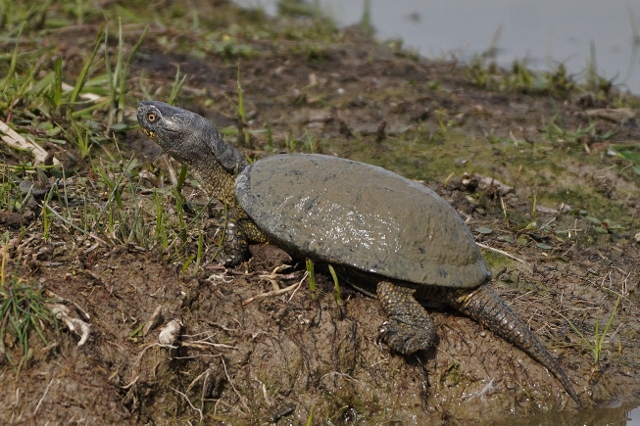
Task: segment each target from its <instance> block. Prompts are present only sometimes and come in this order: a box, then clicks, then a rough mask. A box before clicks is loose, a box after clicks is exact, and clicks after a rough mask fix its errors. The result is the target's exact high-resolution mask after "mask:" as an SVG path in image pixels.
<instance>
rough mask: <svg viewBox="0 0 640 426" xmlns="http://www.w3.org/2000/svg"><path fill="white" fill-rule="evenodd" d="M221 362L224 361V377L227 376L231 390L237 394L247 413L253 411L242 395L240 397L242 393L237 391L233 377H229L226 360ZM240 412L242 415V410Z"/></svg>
mask: <svg viewBox="0 0 640 426" xmlns="http://www.w3.org/2000/svg"><path fill="white" fill-rule="evenodd" d="M220 360H221V361H222V368H224V375H225V376H226V378H227V381H228V382H229V385H230V386H231V389H233V391H234V392H235V393H236V395H237V396H238V399H239V400H240V402H241V403H242V406H243V407H244V408H246V410H247V412H249V411H251V410H249V407H247V403H246V402H245V400H244V398H242V395H240V392H238V389H236V387H235V386H234V385H233V381H232V380H231V377H229V372H228V371H227V364H226V363H225V362H224V359H222V358H220ZM238 411H240V412H241V413H242V410H240V409H238ZM243 414H245V413H243Z"/></svg>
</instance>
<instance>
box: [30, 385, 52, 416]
mask: <svg viewBox="0 0 640 426" xmlns="http://www.w3.org/2000/svg"><path fill="white" fill-rule="evenodd" d="M53 379H54V378H53V377H52V378H51V381H50V382H49V384H48V385H47V387H46V389H45V390H44V393H43V394H42V398H40V401H38V405H36V408H35V410H33V415H34V416H35V415H36V413H37V412H38V410H39V409H40V405H42V401H44V397H45V396H47V392H49V388H50V387H51V385H52V384H53Z"/></svg>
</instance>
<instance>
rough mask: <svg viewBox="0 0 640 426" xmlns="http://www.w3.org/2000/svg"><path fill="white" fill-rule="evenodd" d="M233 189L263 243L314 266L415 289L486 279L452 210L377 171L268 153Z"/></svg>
mask: <svg viewBox="0 0 640 426" xmlns="http://www.w3.org/2000/svg"><path fill="white" fill-rule="evenodd" d="M235 188H236V198H237V200H238V202H239V203H240V206H241V207H242V208H243V209H244V211H245V212H246V213H247V214H248V215H249V217H250V218H251V219H252V220H253V221H254V222H255V223H256V225H257V226H258V228H260V229H261V230H262V231H263V232H264V233H265V234H266V235H267V237H268V239H269V241H271V242H273V243H274V244H276V245H279V246H281V247H282V248H284V249H286V250H289V251H292V252H295V253H297V254H299V255H302V256H305V257H309V258H311V259H314V260H316V261H321V262H326V263H329V264H333V265H339V266H347V267H351V268H355V269H357V270H360V271H364V272H368V273H373V274H377V275H380V276H383V277H387V278H391V279H393V280H397V281H407V282H411V283H415V284H419V285H438V286H445V287H460V288H472V287H476V286H479V285H481V284H483V283H485V282H487V281H488V280H489V279H490V278H491V273H490V272H489V270H488V268H487V266H486V265H485V263H484V261H483V260H482V257H481V255H480V252H479V251H478V248H477V246H476V244H475V241H474V239H473V236H472V235H471V232H470V231H469V229H468V228H467V226H466V225H465V224H464V222H463V221H462V219H461V218H460V216H459V215H458V213H457V212H456V211H455V210H454V209H453V207H451V206H450V205H449V204H448V203H447V202H446V201H444V200H443V199H442V198H440V196H439V195H438V194H436V193H435V192H433V191H432V190H430V189H429V188H427V187H425V186H424V185H421V184H419V183H417V182H413V181H411V180H409V179H406V178H404V177H402V176H400V175H398V174H396V173H393V172H390V171H388V170H385V169H383V168H381V167H377V166H373V165H370V164H365V163H360V162H357V161H351V160H346V159H342V158H337V157H330V156H326V155H316V154H289V155H274V156H271V157H267V158H264V159H262V160H259V161H257V162H255V163H254V164H252V165H250V166H248V167H247V168H245V169H244V170H243V171H242V172H241V173H240V174H239V175H238V177H237V179H236V184H235Z"/></svg>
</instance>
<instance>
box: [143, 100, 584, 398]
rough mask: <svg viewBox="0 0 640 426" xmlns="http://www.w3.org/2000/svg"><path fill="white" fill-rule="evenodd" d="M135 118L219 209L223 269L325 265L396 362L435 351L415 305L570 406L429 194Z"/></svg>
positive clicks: (397, 179)
mask: <svg viewBox="0 0 640 426" xmlns="http://www.w3.org/2000/svg"><path fill="white" fill-rule="evenodd" d="M137 117H138V122H139V123H140V126H141V128H142V130H143V132H144V133H145V134H147V135H148V136H150V137H151V139H153V140H154V141H155V142H156V143H158V144H159V145H160V146H161V147H162V148H163V150H164V151H165V152H167V153H168V154H169V155H171V156H172V157H173V158H175V159H176V160H178V161H180V162H181V163H183V164H184V165H186V166H187V167H188V168H189V169H190V171H191V172H192V173H193V174H194V175H195V176H196V178H197V179H198V181H199V183H200V184H201V185H202V186H203V188H204V189H205V191H206V192H207V193H209V194H210V195H211V196H212V197H215V198H217V199H218V200H219V201H220V202H221V203H223V204H224V205H225V207H226V210H227V225H226V233H225V235H224V238H225V241H224V245H225V251H226V253H227V254H228V256H229V257H228V259H227V264H228V265H234V264H237V263H239V262H241V261H243V260H244V259H245V258H246V255H247V247H248V242H249V241H252V242H257V243H270V244H274V245H276V246H278V247H280V248H282V249H284V250H285V251H287V252H289V254H293V255H296V256H299V257H300V258H308V259H311V260H313V261H315V262H321V263H325V264H329V265H332V266H333V267H334V268H335V269H336V271H337V272H338V274H339V276H340V278H341V279H342V278H344V279H345V281H346V282H347V283H349V284H351V285H352V286H353V287H355V288H356V289H358V290H361V291H363V292H364V293H365V294H368V295H371V296H374V297H377V299H378V300H379V301H380V304H381V306H382V308H383V311H384V312H385V314H386V315H387V316H388V320H387V321H385V322H384V323H383V324H382V326H381V328H380V337H381V338H382V340H383V341H384V342H385V343H386V344H387V345H388V346H389V347H390V348H391V350H393V351H395V352H397V353H400V354H403V355H410V354H413V353H415V352H417V351H420V350H426V349H428V348H430V347H431V346H432V345H433V344H434V341H435V338H436V330H435V327H434V325H433V324H432V322H431V320H430V318H429V316H428V314H427V311H426V309H425V306H427V307H431V306H439V305H446V306H449V307H452V308H453V309H455V310H457V311H459V312H461V313H462V314H464V315H466V316H467V317H469V318H471V319H472V320H474V321H476V322H478V323H479V324H481V325H482V326H484V327H486V328H488V329H490V330H491V331H492V332H494V333H495V334H496V335H498V336H499V337H501V338H502V339H504V340H506V341H507V342H510V343H512V344H514V345H515V346H517V347H518V348H520V349H521V350H522V351H524V352H525V353H527V354H528V355H529V356H530V357H531V358H533V359H534V360H536V361H537V362H539V363H540V364H541V365H543V366H544V367H546V368H547V370H549V371H550V372H551V373H552V374H553V375H554V376H555V377H556V378H557V380H558V381H559V382H560V383H561V384H562V386H563V387H564V389H565V390H566V392H567V394H568V395H569V396H570V397H571V398H572V399H573V400H574V401H575V402H576V403H578V404H580V400H579V398H578V394H577V393H576V391H575V389H574V387H573V384H572V383H571V381H570V380H569V378H568V376H567V375H566V373H565V372H564V370H563V369H562V368H561V367H560V365H559V364H558V362H557V361H556V360H555V358H553V357H552V356H551V354H550V353H549V351H548V350H547V349H546V348H545V347H544V345H543V344H542V343H541V342H540V340H539V339H538V338H537V337H536V336H535V335H534V334H533V333H532V332H531V330H529V328H528V327H527V326H526V325H525V324H524V323H523V322H522V321H521V320H520V318H519V317H518V316H517V314H516V313H515V312H514V311H513V310H512V309H511V308H510V307H509V306H508V305H507V304H506V303H505V301H504V300H503V299H502V298H501V297H500V296H499V295H498V294H497V293H496V292H495V290H493V288H492V287H491V285H490V281H491V280H492V274H491V271H490V270H489V268H488V266H487V265H486V263H485V262H484V260H483V258H482V255H481V254H480V251H479V249H478V247H477V245H476V243H475V240H474V238H473V235H472V234H471V231H470V230H469V228H468V227H467V226H466V224H465V223H464V221H463V220H462V219H461V217H460V216H459V214H458V213H457V212H456V210H455V209H454V208H453V207H452V206H451V205H450V204H449V203H447V202H446V201H445V200H444V199H442V198H441V197H440V196H439V195H438V194H437V193H436V192H434V191H433V190H431V189H429V188H427V187H426V186H425V185H422V184H420V183H417V182H415V181H412V180H410V179H407V178H405V177H402V176H400V175H398V174H396V173H393V172H391V171H389V170H386V169H384V168H381V167H378V166H374V165H371V164H366V163H362V162H358V161H353V160H348V159H343V158H338V157H334V156H327V155H321V154H277V155H272V156H268V157H265V158H262V159H260V160H258V161H256V162H254V163H252V164H249V162H248V161H247V160H246V159H245V157H244V155H243V154H242V153H241V152H240V151H238V150H237V149H235V148H234V147H233V146H231V145H230V144H227V143H226V142H225V141H224V140H223V138H222V136H221V135H220V133H219V132H218V130H217V128H216V126H215V125H214V124H213V123H211V122H209V121H208V120H206V119H205V118H204V117H202V116H200V115H198V114H196V113H193V112H191V111H187V110H184V109H181V108H177V107H173V106H170V105H168V104H165V103H162V102H158V101H142V102H141V103H140V104H139V106H138V110H137Z"/></svg>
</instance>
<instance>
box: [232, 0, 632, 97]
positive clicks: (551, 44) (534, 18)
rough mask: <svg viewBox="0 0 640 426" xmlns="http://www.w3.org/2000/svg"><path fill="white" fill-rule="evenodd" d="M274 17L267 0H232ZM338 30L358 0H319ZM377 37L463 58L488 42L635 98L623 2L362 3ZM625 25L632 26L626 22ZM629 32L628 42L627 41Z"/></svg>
mask: <svg viewBox="0 0 640 426" xmlns="http://www.w3.org/2000/svg"><path fill="white" fill-rule="evenodd" d="M238 3H240V4H243V5H255V4H259V5H261V7H264V8H265V9H266V10H267V12H269V13H274V12H275V10H276V2H275V1H273V0H271V1H270V0H238ZM320 3H321V4H323V5H324V6H325V8H326V10H327V11H328V13H329V15H330V16H332V17H335V19H336V20H337V21H338V22H339V23H340V24H343V25H349V24H353V23H357V22H359V21H360V19H361V17H362V14H363V11H364V3H365V0H321V2H320ZM370 15H371V21H372V24H373V26H374V27H375V29H376V34H377V36H378V37H379V38H381V39H388V38H401V39H402V40H403V41H404V45H405V46H407V47H408V46H411V47H414V48H415V49H417V51H418V53H420V54H421V55H423V56H427V57H434V58H451V57H452V56H455V57H457V58H460V59H465V60H466V59H470V58H472V57H473V56H474V55H478V54H480V53H482V52H485V51H487V49H489V47H491V46H492V43H493V40H494V39H495V41H496V42H495V47H496V48H497V56H496V60H497V62H498V63H499V64H500V65H503V66H507V67H508V66H510V65H511V64H512V62H513V61H514V60H526V63H527V65H528V66H529V67H530V68H532V69H534V70H544V69H549V68H550V67H551V68H553V67H555V66H557V64H559V63H564V64H565V66H566V68H567V69H568V71H569V73H571V74H574V75H576V77H577V78H579V77H582V76H584V74H585V71H586V70H587V68H588V66H589V65H588V64H589V63H590V62H591V61H592V46H593V52H595V70H596V71H597V73H598V74H599V75H601V76H603V77H605V78H607V79H613V81H614V84H616V85H619V86H620V87H621V88H622V89H623V90H627V89H628V90H630V91H632V92H634V93H640V58H639V54H638V53H639V52H638V50H639V49H640V2H637V1H636V2H632V1H628V0H627V1H625V0H607V1H602V0H561V1H556V0H485V1H481V2H479V1H477V0H448V1H431V2H427V1H424V0H394V1H389V0H370ZM632 22H633V24H632ZM634 32H635V43H634Z"/></svg>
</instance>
